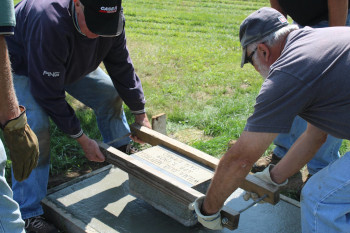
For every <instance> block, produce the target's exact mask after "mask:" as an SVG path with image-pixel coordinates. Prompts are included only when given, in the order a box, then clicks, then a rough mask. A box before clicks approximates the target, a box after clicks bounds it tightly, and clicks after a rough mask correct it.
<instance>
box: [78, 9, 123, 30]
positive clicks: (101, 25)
mask: <svg viewBox="0 0 350 233" xmlns="http://www.w3.org/2000/svg"><path fill="white" fill-rule="evenodd" d="M84 16H85V22H86V25H87V27H88V28H89V30H90V31H91V32H93V33H95V34H97V35H105V36H115V35H117V31H118V20H119V11H116V12H115V13H109V14H106V13H105V14H102V13H96V12H95V11H93V10H91V9H89V8H87V7H85V8H84Z"/></svg>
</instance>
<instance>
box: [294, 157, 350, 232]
mask: <svg viewBox="0 0 350 233" xmlns="http://www.w3.org/2000/svg"><path fill="white" fill-rule="evenodd" d="M349 167H350V152H347V153H346V154H345V155H344V156H343V157H341V158H340V159H338V160H336V161H335V162H334V163H331V164H330V165H328V166H327V167H325V168H323V169H322V170H321V171H319V172H318V173H316V174H315V175H314V176H312V177H311V178H310V179H309V181H308V182H307V183H306V185H305V186H304V188H303V191H302V193H301V221H302V231H303V233H313V232H315V233H316V232H317V233H318V232H329V233H330V232H332V233H336V232H342V233H345V232H347V233H349V232H350V195H349V194H350V172H349Z"/></svg>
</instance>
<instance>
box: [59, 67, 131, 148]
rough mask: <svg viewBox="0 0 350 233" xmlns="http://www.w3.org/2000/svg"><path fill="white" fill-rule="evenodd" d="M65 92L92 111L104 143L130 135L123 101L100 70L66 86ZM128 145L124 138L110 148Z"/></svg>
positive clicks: (128, 140) (110, 81)
mask: <svg viewBox="0 0 350 233" xmlns="http://www.w3.org/2000/svg"><path fill="white" fill-rule="evenodd" d="M66 91H67V92H68V93H69V94H70V95H71V96H73V97H74V98H76V99H77V100H79V101H80V102H82V103H83V104H85V105H86V106H88V107H90V108H92V109H93V110H94V112H95V114H96V119H97V125H98V128H99V130H100V132H101V134H102V137H103V141H104V142H110V141H112V140H114V139H116V138H119V137H122V136H124V135H126V134H128V133H130V128H129V124H128V122H127V120H126V117H125V113H124V111H123V100H122V99H121V98H120V96H119V94H118V92H117V91H116V89H115V87H114V85H113V82H112V80H111V78H110V77H109V76H108V75H107V74H106V73H105V72H104V71H103V70H102V69H101V68H97V69H96V70H95V71H94V72H91V73H90V74H88V75H87V76H86V77H84V78H83V79H81V80H79V81H78V82H75V83H73V84H70V85H67V86H66ZM128 143H130V138H129V137H125V138H123V139H121V140H119V141H117V142H115V143H113V144H112V146H113V147H116V148H118V147H120V146H123V145H126V144H128Z"/></svg>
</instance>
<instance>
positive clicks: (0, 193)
mask: <svg viewBox="0 0 350 233" xmlns="http://www.w3.org/2000/svg"><path fill="white" fill-rule="evenodd" d="M6 160H7V157H6V154H5V148H4V145H3V144H2V141H1V140H0V233H7V232H11V233H24V232H25V231H24V221H23V220H22V218H21V212H20V211H19V206H18V204H17V202H15V201H14V200H13V193H12V191H11V189H10V186H9V185H8V183H7V181H6V179H5V166H6Z"/></svg>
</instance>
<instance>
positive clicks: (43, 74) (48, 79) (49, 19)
mask: <svg viewBox="0 0 350 233" xmlns="http://www.w3.org/2000/svg"><path fill="white" fill-rule="evenodd" d="M71 8H72V2H71V0H22V1H21V2H20V3H19V4H18V5H17V6H16V9H15V13H16V21H17V24H16V27H15V34H14V36H11V37H9V38H8V40H7V43H8V48H9V52H10V58H11V63H12V68H13V72H14V73H16V74H18V75H25V76H28V77H29V79H30V88H31V93H32V95H33V96H34V98H35V100H36V101H37V102H38V103H39V105H40V106H41V107H43V108H44V109H45V111H46V112H47V113H48V115H49V116H50V117H51V118H52V120H53V121H54V122H55V123H56V124H57V126H58V127H59V128H60V129H61V130H62V131H63V132H65V133H67V134H69V135H77V134H79V132H81V128H80V123H79V121H78V119H77V117H76V116H75V113H74V110H73V109H72V108H71V107H70V106H69V104H68V103H67V102H66V100H65V88H64V87H65V85H67V84H71V83H73V82H75V81H77V80H80V79H82V78H83V77H85V76H86V75H87V74H89V73H90V72H92V71H94V70H95V69H96V68H97V67H98V66H99V65H100V63H101V62H103V63H104V65H105V67H106V70H107V72H108V74H109V75H110V77H111V79H112V81H113V84H114V86H115V87H116V89H117V91H118V93H119V95H120V97H121V98H122V99H123V100H124V102H125V103H126V105H128V107H129V108H130V110H131V111H132V112H133V113H141V112H144V105H145V98H144V94H143V90H142V86H141V82H140V79H139V78H138V76H137V75H136V73H135V70H134V67H133V64H132V61H131V59H130V57H129V52H128V49H127V47H126V38H125V31H123V33H122V34H121V35H120V36H118V37H98V38H96V39H89V38H87V37H85V36H83V35H82V34H81V33H80V32H79V31H78V30H77V29H76V28H75V26H74V23H73V17H72V9H71Z"/></svg>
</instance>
